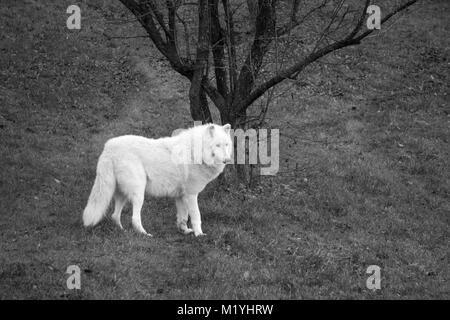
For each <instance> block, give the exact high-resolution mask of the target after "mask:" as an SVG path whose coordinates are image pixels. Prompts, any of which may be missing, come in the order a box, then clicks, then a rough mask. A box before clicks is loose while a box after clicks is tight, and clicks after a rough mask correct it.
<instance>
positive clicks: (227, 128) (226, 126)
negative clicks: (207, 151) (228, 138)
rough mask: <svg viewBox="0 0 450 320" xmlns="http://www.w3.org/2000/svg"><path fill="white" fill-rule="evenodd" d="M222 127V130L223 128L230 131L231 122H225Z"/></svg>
mask: <svg viewBox="0 0 450 320" xmlns="http://www.w3.org/2000/svg"><path fill="white" fill-rule="evenodd" d="M222 128H223V130H225V132H226V133H230V129H231V124H229V123H227V124H226V125H224V126H223V127H222Z"/></svg>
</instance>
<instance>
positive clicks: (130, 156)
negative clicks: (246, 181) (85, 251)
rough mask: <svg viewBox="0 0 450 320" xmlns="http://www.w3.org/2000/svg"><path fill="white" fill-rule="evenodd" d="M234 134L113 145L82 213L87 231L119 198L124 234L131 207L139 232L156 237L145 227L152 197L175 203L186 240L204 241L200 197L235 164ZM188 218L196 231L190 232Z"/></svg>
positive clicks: (219, 131) (190, 134)
mask: <svg viewBox="0 0 450 320" xmlns="http://www.w3.org/2000/svg"><path fill="white" fill-rule="evenodd" d="M230 128H231V127H230V125H229V124H226V125H224V126H219V125H216V124H206V125H201V126H196V127H194V128H190V129H187V130H184V131H182V132H181V133H179V134H177V135H175V136H173V137H166V138H160V139H148V138H145V137H140V136H132V135H127V136H120V137H116V138H113V139H110V140H108V141H107V142H106V144H105V147H104V149H103V152H102V154H101V155H100V157H99V159H98V164H97V176H96V178H95V182H94V186H93V187H92V191H91V194H90V196H89V200H88V203H87V206H86V208H85V209H84V212H83V223H84V225H85V226H86V227H87V226H94V225H96V224H97V223H99V222H100V220H101V219H102V218H103V217H104V216H105V214H106V210H107V208H108V206H109V203H110V202H111V200H112V199H113V198H114V203H115V208H114V213H113V214H112V219H113V220H114V221H115V223H116V224H117V225H118V226H119V227H120V228H121V229H123V227H122V224H121V222H120V214H121V212H122V209H123V207H124V205H125V204H126V202H127V201H130V202H131V204H132V206H133V216H132V224H133V227H134V229H135V230H136V231H138V232H140V233H143V234H146V235H150V236H151V234H149V233H147V232H146V231H145V229H144V227H143V226H142V222H141V208H142V205H143V202H144V194H145V193H146V192H147V193H148V194H150V195H153V196H156V197H164V196H168V197H173V198H175V204H176V208H177V226H178V228H179V229H180V230H181V231H183V232H184V233H186V234H188V233H191V232H194V234H195V236H199V235H204V233H203V232H202V227H201V218H200V211H199V208H198V203H197V196H198V194H199V192H201V191H202V190H203V189H204V188H205V186H206V185H207V184H208V183H209V182H210V181H212V180H213V179H215V178H216V177H217V176H218V175H219V174H220V173H221V172H222V171H223V169H224V167H225V164H226V163H228V162H231V150H232V141H231V137H230ZM188 217H189V218H190V222H191V228H188V226H187V222H188Z"/></svg>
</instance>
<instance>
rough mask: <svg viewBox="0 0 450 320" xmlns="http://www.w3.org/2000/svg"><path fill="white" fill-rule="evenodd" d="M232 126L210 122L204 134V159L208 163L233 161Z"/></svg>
mask: <svg viewBox="0 0 450 320" xmlns="http://www.w3.org/2000/svg"><path fill="white" fill-rule="evenodd" d="M230 129H231V126H230V125H229V124H226V125H224V126H219V125H216V124H209V125H207V126H206V130H205V132H204V136H203V161H204V162H205V163H206V164H208V165H213V164H216V165H217V164H227V163H230V162H231V152H232V149H233V148H232V147H233V146H232V141H231V137H230Z"/></svg>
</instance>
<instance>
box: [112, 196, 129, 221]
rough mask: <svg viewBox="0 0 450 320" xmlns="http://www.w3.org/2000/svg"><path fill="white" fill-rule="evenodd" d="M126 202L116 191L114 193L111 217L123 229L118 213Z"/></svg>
mask: <svg viewBox="0 0 450 320" xmlns="http://www.w3.org/2000/svg"><path fill="white" fill-rule="evenodd" d="M126 202H127V199H126V198H125V197H124V196H123V195H121V194H119V193H117V192H116V194H115V195H114V213H113V214H112V216H111V218H112V219H113V221H114V222H115V223H116V224H117V225H118V226H119V228H120V229H123V227H122V223H121V222H120V214H121V213H122V209H123V207H124V205H125V203H126Z"/></svg>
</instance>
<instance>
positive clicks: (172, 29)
mask: <svg viewBox="0 0 450 320" xmlns="http://www.w3.org/2000/svg"><path fill="white" fill-rule="evenodd" d="M120 1H121V2H122V3H123V4H124V5H125V6H126V7H127V8H128V9H129V10H130V11H131V12H132V13H133V14H134V15H135V17H136V18H137V20H138V21H139V22H140V24H141V25H142V26H143V28H144V29H145V30H146V32H147V34H148V36H149V38H150V39H151V40H152V41H153V43H154V44H155V46H156V47H157V48H158V50H159V51H160V52H161V53H162V54H163V55H164V56H165V57H166V58H167V60H168V61H169V63H170V65H171V66H172V68H173V69H174V70H175V71H177V72H178V73H179V74H181V75H183V76H184V77H186V78H187V79H189V81H190V83H191V86H190V90H189V100H190V110H191V116H192V118H193V119H194V120H201V121H203V122H209V121H211V120H212V117H211V112H210V108H209V105H208V99H207V97H209V98H210V100H211V101H212V103H213V104H214V106H215V107H216V108H217V109H218V111H219V113H220V118H221V119H220V120H221V121H222V123H231V124H232V126H233V128H243V127H246V126H248V124H249V123H250V122H251V121H256V123H261V121H263V120H264V117H265V113H266V112H267V106H266V108H265V109H264V108H263V110H262V112H260V113H259V114H258V115H257V116H256V117H254V116H251V117H249V114H248V111H249V108H250V106H251V105H252V104H253V103H254V102H255V101H256V100H258V99H259V98H260V97H261V96H263V95H264V94H265V93H267V92H268V91H270V90H271V89H272V88H273V87H275V86H276V85H277V84H279V83H281V82H283V81H285V80H287V79H296V78H297V77H299V75H301V73H302V71H303V70H304V69H305V68H306V67H307V66H308V65H310V64H311V63H313V62H315V61H317V60H318V59H320V58H321V57H324V56H325V55H327V54H330V53H332V52H334V51H336V50H339V49H342V48H345V47H348V46H353V45H358V44H360V43H361V40H363V39H364V38H366V37H367V36H369V35H370V34H371V33H372V32H374V30H369V29H367V28H366V19H367V17H368V15H367V9H368V7H369V5H370V0H366V1H360V0H285V1H281V0H278V1H277V0H198V1H194V0H166V1H152V0H120ZM415 2H417V0H410V1H407V0H405V1H403V2H401V1H399V0H379V1H377V3H376V4H377V5H378V6H380V7H381V9H382V12H383V16H382V19H381V24H385V23H386V22H388V21H389V20H390V19H391V18H392V17H394V16H395V15H397V14H398V13H400V12H402V11H404V10H405V9H407V8H408V7H410V6H411V5H412V4H414V3H415ZM192 50H195V52H192Z"/></svg>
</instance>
